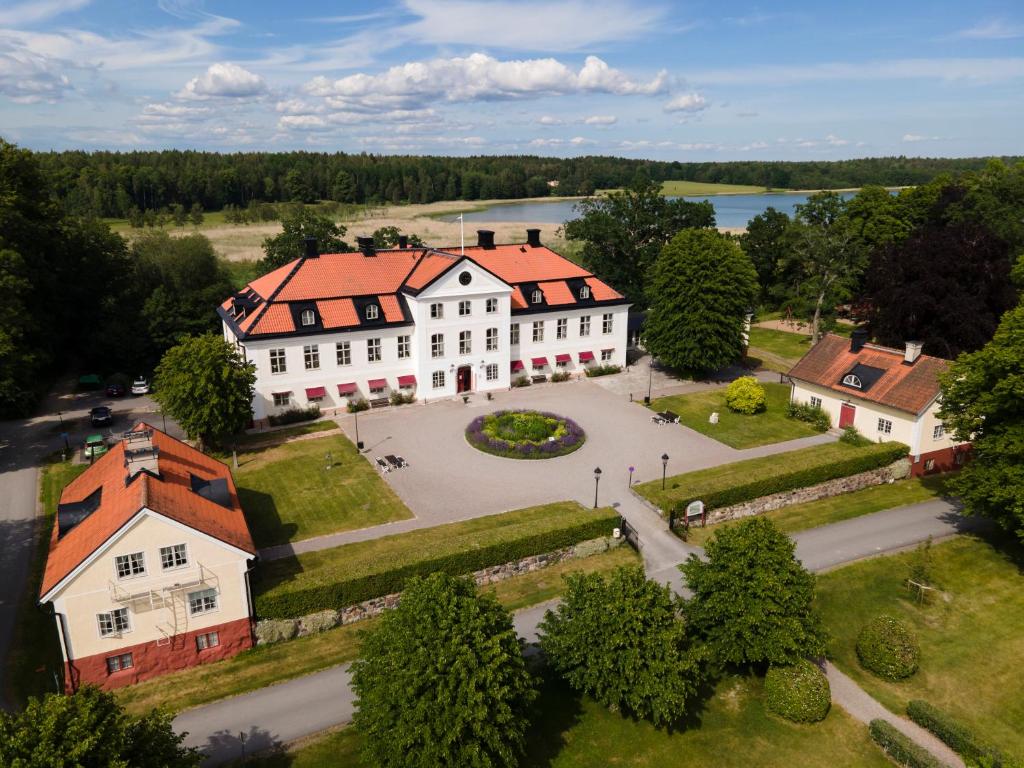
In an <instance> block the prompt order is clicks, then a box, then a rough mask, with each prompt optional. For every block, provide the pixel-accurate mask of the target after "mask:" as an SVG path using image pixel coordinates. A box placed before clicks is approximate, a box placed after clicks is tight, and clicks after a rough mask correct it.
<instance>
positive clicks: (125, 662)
mask: <svg viewBox="0 0 1024 768" xmlns="http://www.w3.org/2000/svg"><path fill="white" fill-rule="evenodd" d="M134 666H135V659H134V658H132V655H131V654H130V653H119V654H117V655H116V656H107V674H108V675H112V674H114V673H115V672H120V671H121V670H123V669H131V668H132V667H134Z"/></svg>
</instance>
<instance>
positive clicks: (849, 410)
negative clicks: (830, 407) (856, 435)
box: [839, 403, 857, 429]
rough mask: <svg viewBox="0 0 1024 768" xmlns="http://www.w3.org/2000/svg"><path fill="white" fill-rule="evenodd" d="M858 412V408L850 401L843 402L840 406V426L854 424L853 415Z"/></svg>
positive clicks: (843, 427)
mask: <svg viewBox="0 0 1024 768" xmlns="http://www.w3.org/2000/svg"><path fill="white" fill-rule="evenodd" d="M856 414H857V408H856V407H855V406H852V405H850V404H849V403H843V404H842V406H840V408H839V428H840V429H845V428H846V427H852V426H853V417H854V416H855V415H856Z"/></svg>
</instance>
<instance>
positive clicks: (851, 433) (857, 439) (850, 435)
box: [839, 424, 871, 446]
mask: <svg viewBox="0 0 1024 768" xmlns="http://www.w3.org/2000/svg"><path fill="white" fill-rule="evenodd" d="M839 442H841V443H846V444H847V445H855V446H859V445H870V444H871V441H870V440H868V439H867V438H866V437H864V435H862V434H861V433H860V432H859V431H858V430H857V428H856V427H855V426H853V425H852V424H851V425H850V426H848V427H843V434H841V435H840V436H839Z"/></svg>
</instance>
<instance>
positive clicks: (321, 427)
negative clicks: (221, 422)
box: [234, 419, 338, 449]
mask: <svg viewBox="0 0 1024 768" xmlns="http://www.w3.org/2000/svg"><path fill="white" fill-rule="evenodd" d="M337 428H338V423H337V422H336V421H333V420H332V419H321V420H320V421H304V422H302V423H301V424H293V425H292V426H290V427H282V428H280V429H272V430H266V431H264V432H246V433H245V434H243V435H239V436H238V437H236V438H234V442H235V445H236V446H238V448H239V449H243V448H247V447H249V446H255V445H261V444H265V443H273V442H274V441H281V440H286V439H287V438H289V437H299V436H300V435H311V434H313V433H315V432H330V431H331V430H335V429H337Z"/></svg>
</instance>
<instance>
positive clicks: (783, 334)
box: [747, 327, 811, 373]
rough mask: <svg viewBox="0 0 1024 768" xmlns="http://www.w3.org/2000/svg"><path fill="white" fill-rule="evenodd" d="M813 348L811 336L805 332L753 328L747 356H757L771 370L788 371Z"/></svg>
mask: <svg viewBox="0 0 1024 768" xmlns="http://www.w3.org/2000/svg"><path fill="white" fill-rule="evenodd" d="M810 348H811V337H810V336H808V335H807V334H803V333H790V332H789V331H775V330H772V329H771V328H756V327H755V328H751V329H750V348H749V349H748V350H747V356H748V357H753V358H757V359H758V360H760V361H761V365H762V366H763V367H765V368H767V369H768V370H770V371H779V372H781V373H788V372H789V369H790V368H792V367H793V366H794V365H796V363H797V361H798V360H799V359H800V358H801V357H803V356H804V354H805V353H806V352H807V351H808V350H809V349H810Z"/></svg>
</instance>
